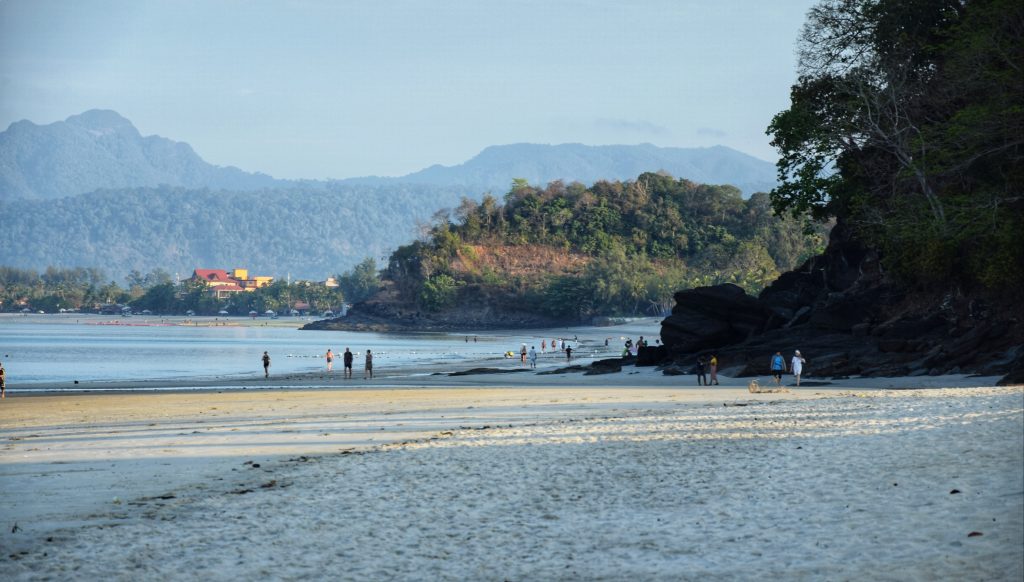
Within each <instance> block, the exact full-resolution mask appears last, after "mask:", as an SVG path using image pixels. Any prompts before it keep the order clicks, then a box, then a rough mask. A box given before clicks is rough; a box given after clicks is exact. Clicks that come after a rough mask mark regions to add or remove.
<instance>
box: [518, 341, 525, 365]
mask: <svg viewBox="0 0 1024 582" xmlns="http://www.w3.org/2000/svg"><path fill="white" fill-rule="evenodd" d="M519 361H520V362H522V363H523V365H524V366H525V365H526V344H523V347H521V348H519Z"/></svg>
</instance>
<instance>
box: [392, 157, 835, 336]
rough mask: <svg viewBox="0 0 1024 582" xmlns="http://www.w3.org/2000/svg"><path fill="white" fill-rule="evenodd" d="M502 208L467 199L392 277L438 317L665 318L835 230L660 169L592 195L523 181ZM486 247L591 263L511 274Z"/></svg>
mask: <svg viewBox="0 0 1024 582" xmlns="http://www.w3.org/2000/svg"><path fill="white" fill-rule="evenodd" d="M504 201H505V202H504V204H499V203H498V202H497V200H496V199H495V198H494V197H493V196H489V195H488V196H485V197H484V198H483V200H482V201H481V202H479V203H477V202H475V201H471V200H463V202H462V203H461V204H459V205H458V206H457V208H456V210H455V211H454V212H453V213H451V216H449V214H448V213H444V214H443V215H438V216H435V220H434V222H433V224H432V225H429V228H428V229H427V230H426V233H425V236H424V237H423V238H422V239H421V240H419V241H416V242H415V243H413V244H411V245H406V246H403V247H400V248H398V249H397V250H396V251H395V252H394V253H393V254H392V255H391V257H390V259H389V263H388V268H387V269H386V271H385V275H386V277H387V278H388V279H389V280H390V281H391V282H392V283H393V285H394V287H395V288H396V289H397V290H398V291H399V292H400V293H402V295H403V296H404V297H405V298H407V299H408V300H410V301H415V302H416V303H417V304H418V305H419V307H420V308H422V309H425V310H428V311H431V310H437V309H441V308H443V307H445V306H448V305H452V304H453V303H455V302H458V301H460V300H465V301H467V302H473V301H477V300H479V299H480V297H482V296H486V297H490V298H492V299H495V298H497V300H499V301H505V302H507V303H508V304H509V305H514V306H517V307H520V308H528V309H531V310H534V311H537V312H539V313H544V314H548V315H552V316H555V317H563V318H570V319H571V318H582V317H586V316H588V315H593V314H596V313H603V314H644V313H652V314H659V313H663V312H664V311H665V310H666V309H667V308H668V307H669V306H670V305H671V302H672V295H673V294H674V293H675V292H676V291H678V290H679V289H681V288H686V287H690V286H693V285H700V284H714V283H721V282H734V283H737V284H740V285H742V286H744V287H745V288H746V289H747V290H748V291H751V292H755V293H756V292H758V291H760V289H762V288H763V287H764V286H765V285H767V284H768V283H769V282H770V281H771V280H773V279H774V278H775V277H776V276H777V275H778V273H779V271H781V270H786V269H790V268H793V267H794V266H796V265H797V264H798V263H799V262H801V261H803V260H805V259H806V258H807V257H809V256H810V255H812V254H814V253H816V252H820V250H821V248H822V246H823V242H824V238H825V234H826V232H827V229H828V226H827V225H824V224H821V223H815V222H810V221H808V220H806V218H807V217H806V216H803V217H800V218H799V219H797V218H791V217H777V216H773V213H772V209H771V205H770V203H769V199H768V197H767V195H766V194H763V193H759V194H755V195H753V196H751V197H750V199H748V200H744V199H743V198H742V197H741V196H740V192H739V191H738V190H737V189H735V188H733V187H731V186H709V185H702V184H695V183H693V182H690V181H688V180H677V179H675V178H673V177H672V176H669V175H665V174H661V173H646V174H642V175H641V176H639V177H638V178H637V179H636V180H635V181H630V182H605V181H602V182H597V183H595V184H594V185H593V186H592V187H590V188H587V187H585V186H583V185H582V184H578V183H573V184H568V185H567V184H564V183H563V182H558V181H556V182H552V183H550V184H548V186H547V187H546V188H538V187H534V186H530V185H529V184H528V183H527V182H526V181H525V180H516V181H514V182H513V184H512V186H511V188H510V190H509V192H508V193H507V194H506V195H505V196H504ZM808 229H809V230H808ZM805 231H807V232H805ZM476 248H482V249H484V251H485V252H486V250H487V249H507V248H511V249H513V250H512V251H511V252H513V253H520V254H529V253H536V252H539V249H549V250H548V251H546V252H547V253H549V254H552V256H558V255H561V256H565V257H569V256H574V257H582V259H581V262H582V263H583V264H584V265H583V266H582V267H579V268H575V267H566V269H568V270H566V269H562V268H561V267H556V266H555V265H539V266H535V267H533V268H532V270H531V269H529V268H528V269H525V270H523V271H522V272H517V271H503V270H501V269H496V268H494V267H493V266H491V265H481V264H478V263H479V261H478V257H477V256H476V255H477V253H476V251H475V250H474V249H476ZM567 264H576V263H574V262H573V261H567Z"/></svg>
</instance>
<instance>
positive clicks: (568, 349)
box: [506, 340, 572, 368]
mask: <svg viewBox="0 0 1024 582" xmlns="http://www.w3.org/2000/svg"><path fill="white" fill-rule="evenodd" d="M555 341H556V340H551V348H552V350H554V349H555V348H556V346H557V345H559V344H556V343H555ZM560 341H561V346H562V351H563V352H565V359H566V360H571V359H572V345H570V344H566V343H565V340H560ZM540 349H541V351H542V352H543V351H545V350H547V341H546V340H541V341H540ZM506 357H508V354H506ZM519 361H521V362H522V363H523V365H526V363H527V362H529V364H530V368H536V367H537V346H530V349H529V351H527V349H526V344H522V345H521V346H520V347H519Z"/></svg>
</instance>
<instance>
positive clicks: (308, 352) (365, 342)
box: [0, 314, 529, 389]
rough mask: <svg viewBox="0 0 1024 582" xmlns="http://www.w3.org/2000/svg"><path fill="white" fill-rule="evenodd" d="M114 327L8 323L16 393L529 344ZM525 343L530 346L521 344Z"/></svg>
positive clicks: (477, 355) (127, 323)
mask: <svg viewBox="0 0 1024 582" xmlns="http://www.w3.org/2000/svg"><path fill="white" fill-rule="evenodd" d="M192 321H193V323H194V324H193V325H182V323H183V320H182V319H181V318H175V319H168V320H162V319H161V318H159V317H150V318H141V317H132V318H112V317H111V316H97V315H80V314H61V315H56V314H54V315H36V314H32V315H26V316H22V315H3V316H0V361H2V362H3V364H4V367H5V368H6V370H7V383H8V386H9V387H11V388H13V389H17V388H18V387H19V386H25V387H26V388H27V387H30V385H32V384H43V383H45V384H58V385H60V384H64V383H67V384H68V388H69V389H75V386H74V380H79V381H81V382H96V381H126V380H133V381H134V380H147V379H183V378H211V377H226V378H231V377H239V378H242V377H246V376H252V375H253V374H254V373H261V372H262V361H261V356H262V354H263V351H264V350H266V351H267V352H269V354H270V356H271V358H272V364H271V372H272V373H273V374H286V373H293V372H311V371H315V370H323V369H325V367H326V361H325V359H324V354H325V353H326V352H327V349H328V348H330V349H331V350H332V351H334V352H335V354H336V359H335V361H334V366H335V368H336V369H338V370H340V369H341V368H342V360H341V352H344V351H345V348H346V347H348V348H350V349H351V350H352V352H353V353H355V354H356V356H355V362H354V368H356V369H357V370H361V369H362V366H363V355H364V354H365V353H366V350H367V349H370V350H373V354H374V364H375V367H376V368H377V369H378V370H380V369H382V368H385V367H388V368H396V367H402V368H407V369H408V370H409V372H410V373H412V372H413V371H414V370H415V368H416V367H418V366H423V365H427V364H436V363H442V364H443V363H446V362H450V363H452V365H453V366H455V365H457V364H458V363H460V362H465V361H470V360H474V361H478V360H480V359H487V358H494V359H495V361H500V360H502V359H503V358H502V354H503V353H504V351H505V350H517V349H518V346H519V345H520V343H519V342H520V338H519V337H513V336H510V335H494V334H491V335H479V336H477V338H478V341H476V342H474V341H473V337H472V336H469V341H468V342H467V341H466V337H467V336H465V335H451V334H438V333H422V334H377V333H359V332H335V331H302V330H299V329H298V327H299V326H300V325H302V324H304V323H306V321H307V320H304V319H300V318H295V319H294V320H277V321H273V322H267V323H268V325H267V326H263V325H262V323H263V322H261V321H255V322H254V321H251V320H248V319H245V318H218V319H214V318H193V319H192ZM521 341H529V338H522V340H521Z"/></svg>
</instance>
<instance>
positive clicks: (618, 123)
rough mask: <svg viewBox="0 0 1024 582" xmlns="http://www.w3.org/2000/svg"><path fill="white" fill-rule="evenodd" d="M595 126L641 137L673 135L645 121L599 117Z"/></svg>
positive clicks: (595, 121)
mask: <svg viewBox="0 0 1024 582" xmlns="http://www.w3.org/2000/svg"><path fill="white" fill-rule="evenodd" d="M594 126H595V127H597V128H598V129H602V130H611V131H615V132H619V133H634V134H641V135H669V134H670V133H672V132H671V131H670V130H669V129H668V128H667V127H665V126H664V125H658V124H656V123H652V122H650V121H647V120H644V119H637V120H630V119H612V118H608V117H599V118H597V119H595V120H594Z"/></svg>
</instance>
